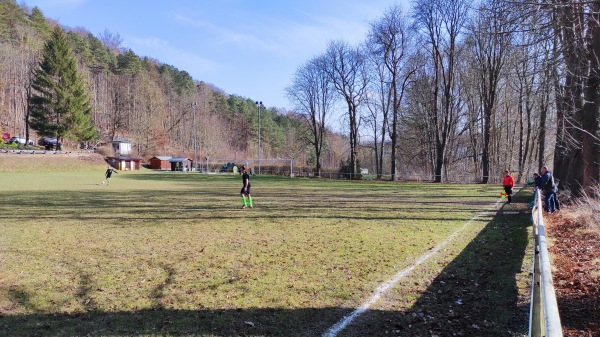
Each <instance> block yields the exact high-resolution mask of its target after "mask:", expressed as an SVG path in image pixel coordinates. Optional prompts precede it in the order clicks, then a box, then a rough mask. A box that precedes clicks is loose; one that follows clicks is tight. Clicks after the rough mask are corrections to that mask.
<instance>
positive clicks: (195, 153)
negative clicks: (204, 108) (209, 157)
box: [192, 102, 197, 167]
mask: <svg viewBox="0 0 600 337" xmlns="http://www.w3.org/2000/svg"><path fill="white" fill-rule="evenodd" d="M196 105H197V103H196V102H192V115H193V116H194V167H196V157H197V152H196Z"/></svg>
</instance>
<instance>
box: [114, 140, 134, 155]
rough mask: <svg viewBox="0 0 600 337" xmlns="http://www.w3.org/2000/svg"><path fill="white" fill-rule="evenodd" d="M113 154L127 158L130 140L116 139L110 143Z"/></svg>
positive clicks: (129, 152)
mask: <svg viewBox="0 0 600 337" xmlns="http://www.w3.org/2000/svg"><path fill="white" fill-rule="evenodd" d="M110 144H111V146H112V148H113V150H114V151H115V154H116V155H118V156H127V155H129V154H131V140H130V139H129V138H121V137H117V138H115V139H113V140H112V141H111V142H110Z"/></svg>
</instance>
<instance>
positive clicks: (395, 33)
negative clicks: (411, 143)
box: [367, 5, 416, 180]
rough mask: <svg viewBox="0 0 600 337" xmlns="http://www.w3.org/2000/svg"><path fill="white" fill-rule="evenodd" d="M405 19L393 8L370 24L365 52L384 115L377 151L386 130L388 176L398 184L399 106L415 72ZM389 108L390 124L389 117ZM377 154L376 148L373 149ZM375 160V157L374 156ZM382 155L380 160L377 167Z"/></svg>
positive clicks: (398, 10) (380, 163)
mask: <svg viewBox="0 0 600 337" xmlns="http://www.w3.org/2000/svg"><path fill="white" fill-rule="evenodd" d="M409 36H410V35H409V32H408V23H407V18H406V17H405V16H404V15H403V13H402V10H401V8H400V7H399V6H398V5H396V6H393V7H391V8H390V9H389V10H387V11H386V12H385V13H384V14H383V17H382V18H380V19H379V20H378V21H375V22H373V23H372V24H371V30H370V32H369V35H368V38H367V48H368V50H369V52H370V54H371V56H372V57H371V59H372V60H373V64H374V66H375V69H376V70H377V75H378V76H377V79H378V94H379V96H380V98H379V100H380V102H381V103H380V106H381V109H382V112H383V122H382V128H383V130H382V134H381V138H380V142H381V145H380V148H381V151H382V154H383V148H384V144H385V137H384V135H385V131H386V128H388V130H387V131H388V133H389V137H390V140H391V159H390V161H391V165H392V167H391V173H392V180H397V176H398V172H397V159H396V149H397V146H398V144H397V143H398V122H399V119H400V104H401V102H402V98H403V96H404V93H405V89H406V86H407V83H408V81H409V79H410V77H411V75H412V74H413V73H414V72H415V71H416V68H413V69H409V65H408V61H409V51H410V50H409V46H410V38H409ZM390 108H391V113H392V114H391V121H388V114H389V111H390ZM375 149H376V150H377V147H375ZM376 157H377V154H376ZM382 162H383V155H381V156H380V157H379V165H380V166H381V165H382Z"/></svg>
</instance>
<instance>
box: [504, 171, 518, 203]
mask: <svg viewBox="0 0 600 337" xmlns="http://www.w3.org/2000/svg"><path fill="white" fill-rule="evenodd" d="M502 185H503V186H504V192H505V193H506V197H507V198H508V201H507V202H506V203H507V204H510V203H511V202H512V194H513V186H515V180H514V179H513V177H512V175H510V172H509V171H508V170H506V171H504V179H503V182H502Z"/></svg>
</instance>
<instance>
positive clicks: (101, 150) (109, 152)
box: [96, 146, 115, 157]
mask: <svg viewBox="0 0 600 337" xmlns="http://www.w3.org/2000/svg"><path fill="white" fill-rule="evenodd" d="M96 153H98V154H101V155H103V156H104V157H112V156H114V155H115V151H114V150H113V148H112V147H110V146H100V147H98V148H96Z"/></svg>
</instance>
